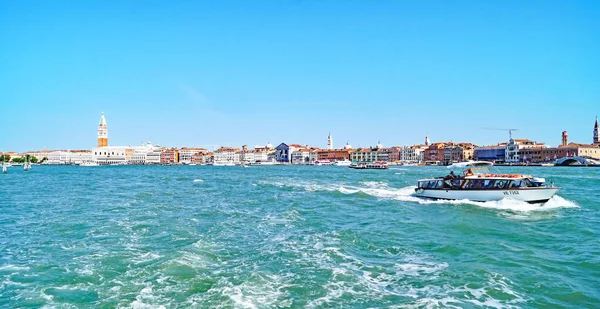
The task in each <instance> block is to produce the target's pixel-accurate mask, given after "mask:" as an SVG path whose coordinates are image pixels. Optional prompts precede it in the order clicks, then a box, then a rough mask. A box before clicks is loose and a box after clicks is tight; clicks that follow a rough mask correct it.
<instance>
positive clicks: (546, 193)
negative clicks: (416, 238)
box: [415, 187, 559, 203]
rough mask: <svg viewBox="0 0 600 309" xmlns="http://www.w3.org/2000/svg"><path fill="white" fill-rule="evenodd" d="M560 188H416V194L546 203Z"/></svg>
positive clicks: (472, 199)
mask: <svg viewBox="0 0 600 309" xmlns="http://www.w3.org/2000/svg"><path fill="white" fill-rule="evenodd" d="M558 190H559V188H548V187H544V188H526V189H512V190H452V189H423V188H418V189H415V196H417V197H424V198H431V199H442V200H469V201H474V202H489V201H499V200H502V199H505V198H510V199H513V200H518V201H523V202H527V203H545V202H547V201H548V200H549V199H550V198H552V196H554V195H555V194H556V192H558Z"/></svg>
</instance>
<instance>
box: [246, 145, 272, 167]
mask: <svg viewBox="0 0 600 309" xmlns="http://www.w3.org/2000/svg"><path fill="white" fill-rule="evenodd" d="M251 152H252V153H253V155H254V162H267V161H275V157H276V149H275V148H274V147H273V145H271V143H270V142H269V143H267V145H265V146H260V145H256V146H254V150H252V151H251ZM250 162H252V161H250Z"/></svg>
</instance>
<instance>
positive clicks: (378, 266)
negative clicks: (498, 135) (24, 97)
mask: <svg viewBox="0 0 600 309" xmlns="http://www.w3.org/2000/svg"><path fill="white" fill-rule="evenodd" d="M501 171H503V172H507V173H509V172H523V173H527V174H533V175H537V176H541V177H546V178H547V179H549V180H552V181H554V182H555V183H556V185H559V186H562V190H561V191H559V194H558V195H559V196H557V197H555V198H553V199H552V200H550V201H549V202H548V203H546V204H544V205H530V204H526V203H519V202H513V201H509V200H505V201H500V202H490V203H469V202H447V201H446V202H442V201H426V200H421V199H418V198H415V197H412V196H411V194H412V192H413V188H414V187H413V186H414V184H415V181H416V180H417V179H419V178H421V177H428V176H437V175H443V174H445V173H446V172H447V170H446V169H445V168H442V167H398V168H390V169H389V170H383V171H381V170H352V169H349V168H346V167H320V166H263V167H259V166H253V167H249V168H242V167H205V166H173V167H163V166H120V167H76V166H64V167H58V166H56V167H53V166H34V168H33V169H32V170H31V171H30V172H28V173H25V172H23V171H22V169H21V168H17V167H13V168H10V169H9V174H7V175H0V307H2V308H14V307H19V308H39V307H47V308H54V307H56V308H114V307H120V308H128V307H132V308H331V307H336V308H480V307H489V308H600V205H599V202H598V201H599V200H600V191H599V190H600V169H596V168H559V167H539V168H501Z"/></svg>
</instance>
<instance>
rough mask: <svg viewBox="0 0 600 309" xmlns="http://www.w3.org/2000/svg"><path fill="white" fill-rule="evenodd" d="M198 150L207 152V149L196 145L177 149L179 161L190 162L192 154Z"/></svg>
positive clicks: (198, 151)
mask: <svg viewBox="0 0 600 309" xmlns="http://www.w3.org/2000/svg"><path fill="white" fill-rule="evenodd" d="M200 152H208V150H206V149H204V148H197V147H183V148H181V149H179V162H180V163H182V164H190V163H192V156H193V155H195V154H197V153H200Z"/></svg>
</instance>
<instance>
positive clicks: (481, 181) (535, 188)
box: [415, 161, 560, 203]
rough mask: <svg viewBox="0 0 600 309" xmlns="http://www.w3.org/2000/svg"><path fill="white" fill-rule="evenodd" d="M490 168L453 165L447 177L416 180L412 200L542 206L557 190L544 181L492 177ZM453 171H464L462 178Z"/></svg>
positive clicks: (475, 163)
mask: <svg viewBox="0 0 600 309" xmlns="http://www.w3.org/2000/svg"><path fill="white" fill-rule="evenodd" d="M492 165H493V164H492V163H490V162H483V161H472V162H463V163H456V164H453V165H451V166H449V167H448V168H449V169H451V170H452V171H451V174H450V175H448V176H445V177H436V178H429V179H421V180H419V182H418V186H417V188H415V196H418V197H425V198H431V199H443V200H470V201H476V202H487V201H499V200H502V199H504V198H510V199H514V200H519V201H524V202H528V203H545V202H547V201H548V200H549V199H550V198H552V196H554V195H555V194H556V192H558V190H559V189H560V188H559V187H555V186H554V184H553V183H551V184H550V185H547V184H546V180H545V179H544V178H535V177H532V176H530V175H522V174H500V173H495V174H493V173H491V172H490V170H489V167H490V166H492ZM455 169H463V171H462V175H454V170H455Z"/></svg>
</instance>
